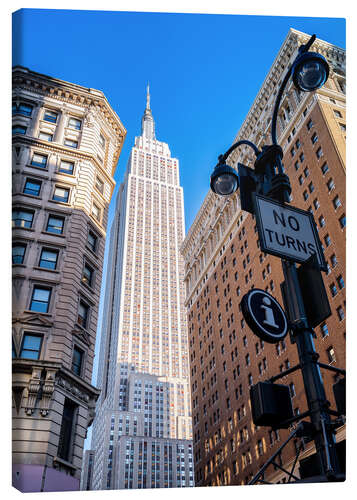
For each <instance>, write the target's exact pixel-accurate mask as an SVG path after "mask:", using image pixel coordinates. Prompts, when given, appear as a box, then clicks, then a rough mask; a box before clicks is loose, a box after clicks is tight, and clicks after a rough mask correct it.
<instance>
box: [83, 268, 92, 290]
mask: <svg viewBox="0 0 357 500" xmlns="http://www.w3.org/2000/svg"><path fill="white" fill-rule="evenodd" d="M93 276H94V270H93V269H92V268H91V267H90V266H89V265H88V264H87V263H86V264H84V268H83V275H82V283H85V284H86V285H88V286H92V285H93Z"/></svg>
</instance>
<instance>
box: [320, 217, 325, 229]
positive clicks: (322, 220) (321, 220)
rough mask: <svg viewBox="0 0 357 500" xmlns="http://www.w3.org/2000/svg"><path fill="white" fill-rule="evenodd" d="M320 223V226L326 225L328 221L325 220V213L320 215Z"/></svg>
mask: <svg viewBox="0 0 357 500" xmlns="http://www.w3.org/2000/svg"><path fill="white" fill-rule="evenodd" d="M319 224H320V227H324V226H325V224H326V221H325V218H324V216H323V215H320V217H319Z"/></svg>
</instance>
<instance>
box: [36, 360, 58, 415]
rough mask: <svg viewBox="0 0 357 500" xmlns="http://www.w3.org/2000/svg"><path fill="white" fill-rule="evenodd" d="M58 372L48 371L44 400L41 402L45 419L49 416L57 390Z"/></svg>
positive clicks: (44, 387)
mask: <svg viewBox="0 0 357 500" xmlns="http://www.w3.org/2000/svg"><path fill="white" fill-rule="evenodd" d="M56 371H57V370H52V369H50V368H49V369H47V370H46V377H45V381H44V383H43V386H42V400H41V410H40V412H41V415H42V416H43V417H45V416H46V415H48V412H49V408H50V402H51V399H52V394H53V391H54V388H55V379H56Z"/></svg>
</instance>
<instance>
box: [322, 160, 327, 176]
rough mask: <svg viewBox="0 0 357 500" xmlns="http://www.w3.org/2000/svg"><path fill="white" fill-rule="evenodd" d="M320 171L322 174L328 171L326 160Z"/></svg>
mask: <svg viewBox="0 0 357 500" xmlns="http://www.w3.org/2000/svg"><path fill="white" fill-rule="evenodd" d="M321 172H322V174H323V175H325V174H326V172H328V165H327V163H326V162H325V163H324V164H323V165H322V167H321Z"/></svg>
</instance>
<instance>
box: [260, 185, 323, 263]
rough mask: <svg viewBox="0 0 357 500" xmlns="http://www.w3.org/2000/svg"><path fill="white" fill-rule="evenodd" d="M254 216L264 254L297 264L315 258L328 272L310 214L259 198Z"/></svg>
mask: <svg viewBox="0 0 357 500" xmlns="http://www.w3.org/2000/svg"><path fill="white" fill-rule="evenodd" d="M255 214H256V220H257V228H258V233H259V241H260V247H261V250H262V251H263V252H266V253H270V254H272V255H277V256H278V257H281V258H285V259H289V260H293V261H294V262H305V261H306V260H308V259H309V258H310V257H311V255H313V254H316V256H317V260H318V264H319V266H320V269H323V270H326V269H327V266H326V261H325V258H324V255H323V252H322V247H321V242H320V240H319V237H318V234H317V230H316V225H315V221H314V217H313V215H312V214H311V213H310V212H307V211H305V210H300V209H299V208H296V207H290V206H288V205H285V204H282V203H279V202H278V201H275V200H272V199H271V198H266V197H264V196H261V195H258V194H256V195H255Z"/></svg>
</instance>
